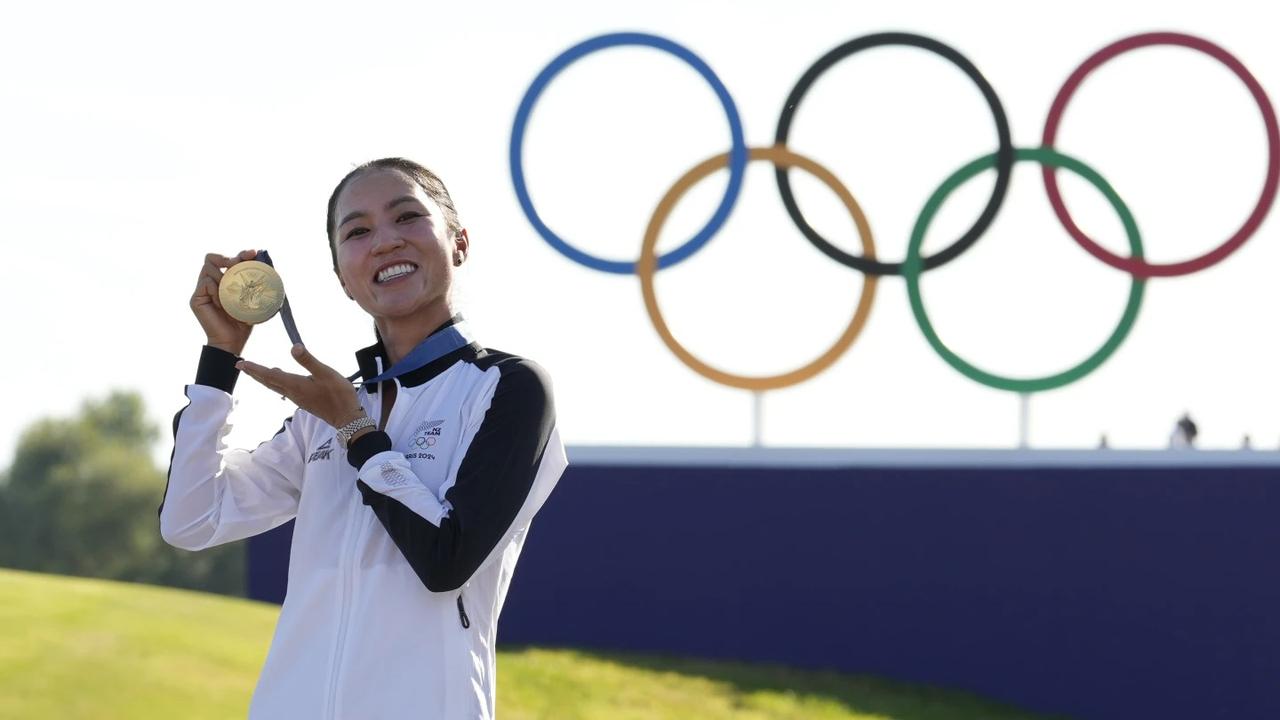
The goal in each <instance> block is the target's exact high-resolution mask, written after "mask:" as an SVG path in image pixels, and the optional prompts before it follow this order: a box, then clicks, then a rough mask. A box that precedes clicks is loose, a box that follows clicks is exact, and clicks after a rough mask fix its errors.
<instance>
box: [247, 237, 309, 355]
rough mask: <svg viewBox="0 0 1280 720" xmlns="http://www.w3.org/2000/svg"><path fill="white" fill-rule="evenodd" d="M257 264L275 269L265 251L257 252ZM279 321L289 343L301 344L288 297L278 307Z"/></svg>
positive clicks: (300, 337)
mask: <svg viewBox="0 0 1280 720" xmlns="http://www.w3.org/2000/svg"><path fill="white" fill-rule="evenodd" d="M254 260H257V261H258V262H264V263H266V264H268V265H270V266H271V267H273V268H274V267H275V266H276V265H275V263H273V262H271V256H270V255H268V254H267V251H266V250H259V251H258V255H257V257H255V258H254ZM280 320H281V322H283V323H284V331H285V332H286V333H289V342H291V343H293V344H294V345H298V344H300V343H301V342H302V336H301V335H299V334H298V326H297V324H295V323H294V322H293V311H292V310H290V309H289V296H288V295H285V296H284V304H283V305H281V306H280Z"/></svg>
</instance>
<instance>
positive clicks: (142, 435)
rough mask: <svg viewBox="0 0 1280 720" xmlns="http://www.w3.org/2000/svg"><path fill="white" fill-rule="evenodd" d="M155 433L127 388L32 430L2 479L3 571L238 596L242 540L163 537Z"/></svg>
mask: <svg viewBox="0 0 1280 720" xmlns="http://www.w3.org/2000/svg"><path fill="white" fill-rule="evenodd" d="M158 435H159V433H158V432H157V429H156V427H155V425H154V424H152V423H150V422H149V421H148V420H147V419H146V413H145V410H144V407H143V403H142V398H141V397H140V396H139V395H138V394H137V393H131V392H114V393H112V394H110V395H108V396H107V397H106V398H105V399H103V400H89V401H86V402H85V403H84V405H83V407H82V408H81V410H80V413H79V414H78V415H77V416H75V417H72V418H54V419H45V420H40V421H38V422H36V423H34V424H33V425H31V426H30V427H29V428H27V430H26V431H25V432H23V434H22V436H21V439H20V440H19V441H18V447H17V451H16V452H15V454H14V459H13V464H12V465H11V466H10V467H9V470H8V472H6V473H5V474H4V475H3V476H0V565H3V566H7V567H12V568H18V569H23V570H34V571H39V572H51V573H60V574H67V575H83V576H88V577H100V578H111V579H115V580H128V581H134V582H145V583H153V584H161V585H173V586H177V587H186V588H193V589H200V590H207V591H210V592H220V593H225V594H232V595H242V594H243V593H244V547H243V544H241V543H233V544H229V545H225V546H222V547H217V548H211V549H209V550H205V551H202V552H199V553H191V552H187V551H185V550H179V549H177V548H173V547H170V546H169V545H168V544H166V543H165V542H164V541H163V540H162V539H161V538H160V526H159V519H158V518H157V514H156V513H157V508H158V507H159V504H160V499H161V497H162V495H163V493H164V488H165V482H166V478H165V473H164V472H163V471H162V470H160V469H159V468H157V467H156V465H155V463H154V461H152V459H151V447H152V445H153V444H154V443H155V441H156V438H157V437H158Z"/></svg>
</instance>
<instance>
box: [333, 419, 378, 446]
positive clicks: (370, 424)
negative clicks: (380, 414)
mask: <svg viewBox="0 0 1280 720" xmlns="http://www.w3.org/2000/svg"><path fill="white" fill-rule="evenodd" d="M377 426H378V424H377V423H375V422H374V421H373V418H371V417H369V416H368V415H361V416H360V417H358V418H356V419H355V420H352V421H351V422H349V423H347V424H346V425H343V426H342V427H340V428H338V444H339V445H341V446H342V447H344V448H345V447H347V443H349V442H351V436H352V435H355V434H356V433H358V432H360V431H361V430H363V429H365V428H376V427H377Z"/></svg>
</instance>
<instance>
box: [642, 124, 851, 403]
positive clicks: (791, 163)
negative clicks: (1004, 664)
mask: <svg viewBox="0 0 1280 720" xmlns="http://www.w3.org/2000/svg"><path fill="white" fill-rule="evenodd" d="M749 152H750V154H749V156H748V157H749V159H750V160H768V161H769V162H772V163H773V164H774V165H775V166H777V167H781V168H786V167H798V168H800V169H802V170H804V171H806V172H808V173H809V174H810V175H813V176H814V177H816V178H818V179H819V180H821V181H822V182H823V183H825V184H826V186H827V187H829V188H831V189H832V191H834V192H835V194H836V195H837V196H838V197H839V198H840V201H841V202H843V203H844V206H845V207H846V208H848V210H849V214H850V215H851V216H852V217H853V222H854V224H855V225H856V226H857V227H858V238H859V240H860V241H861V243H862V255H863V257H865V258H867V259H868V260H875V256H876V248H875V241H874V240H873V239H872V237H871V226H870V225H868V224H867V218H866V216H864V215H863V214H862V208H860V207H858V201H856V200H854V199H853V195H852V194H851V193H850V192H849V190H848V188H846V187H845V186H844V185H843V184H841V183H840V181H839V180H837V179H836V176H835V175H833V174H831V171H829V170H827V169H826V168H824V167H822V166H821V165H819V164H818V163H816V162H814V161H813V160H810V159H809V158H807V157H804V156H803V155H798V154H796V153H794V152H792V151H790V150H788V149H787V148H786V147H785V146H782V145H774V146H773V147H763V148H751V149H750V151H749ZM728 164H729V153H725V154H723V155H716V156H715V157H713V158H711V159H709V160H705V161H703V162H702V163H700V164H698V165H697V166H695V167H694V168H693V169H692V170H690V171H689V172H687V173H685V174H684V176H683V177H681V178H680V179H679V180H677V181H676V184H675V185H673V186H671V189H670V190H668V191H667V194H666V195H664V196H663V198H662V201H661V202H659V203H658V207H657V209H655V210H654V211H653V217H652V218H650V219H649V227H648V228H647V229H646V230H645V231H644V245H643V246H642V247H641V249H640V261H639V262H638V263H636V274H637V275H639V276H640V289H641V291H642V292H643V293H644V307H645V310H646V311H648V313H649V320H651V321H652V322H653V327H654V329H655V330H657V331H658V335H659V336H661V337H662V342H664V343H666V346H667V347H668V348H669V349H670V350H671V352H672V353H674V354H675V356H676V357H678V358H680V362H683V363H684V364H685V365H687V366H688V367H689V368H690V369H691V370H693V371H694V372H696V373H698V374H699V375H702V376H703V377H705V378H707V379H709V380H713V381H715V382H718V383H721V384H723V385H729V386H731V387H738V388H743V389H746V390H774V389H777V388H784V387H787V386H789V385H795V384H796V383H800V382H804V381H805V380H808V379H809V378H811V377H813V376H814V375H817V374H818V373H820V372H822V371H823V370H826V369H827V368H829V367H831V366H832V365H833V364H834V363H835V361H836V360H838V359H840V356H841V355H843V354H844V353H845V351H847V350H848V349H849V346H851V345H853V341H854V340H856V339H857V337H858V334H859V333H860V332H862V327H863V326H864V325H866V323H867V317H868V316H869V315H870V314H871V305H872V301H873V300H874V299H875V294H876V280H877V278H876V277H875V276H874V275H866V276H864V279H863V282H862V295H861V296H860V297H859V298H858V309H857V310H856V311H855V312H854V314H853V319H852V320H851V321H850V322H849V326H848V327H847V328H845V330H844V333H843V334H842V335H841V336H840V338H839V339H838V340H836V342H835V344H834V345H832V346H831V348H830V349H828V350H827V351H826V352H825V353H823V354H822V355H820V356H819V357H818V359H816V360H814V361H812V362H810V363H809V364H808V365H805V366H804V367H801V368H798V369H796V370H792V371H790V372H786V373H782V374H780V375H768V376H765V377H749V376H746V375H734V374H732V373H727V372H725V371H723V370H718V369H716V368H714V367H711V366H710V365H708V364H706V363H704V362H702V361H701V360H699V359H698V358H696V357H694V356H693V354H692V353H690V352H689V351H688V350H685V349H684V346H683V345H681V344H680V343H679V341H677V340H676V339H675V336H673V335H672V334H671V329H670V328H668V327H667V322H666V320H664V319H663V318H662V311H661V310H659V309H658V298H657V294H656V293H655V292H654V289H653V276H654V273H655V272H656V271H657V264H658V261H657V253H656V250H657V246H658V235H659V234H660V233H661V232H662V226H663V225H664V224H665V223H666V221H667V217H668V216H670V214H671V211H672V209H674V208H675V206H676V203H677V202H679V201H680V198H682V197H684V194H685V193H686V192H688V191H689V189H690V188H692V187H693V186H694V185H696V184H697V183H698V181H699V180H702V179H703V178H705V177H706V176H708V175H710V174H711V173H713V172H715V171H716V170H719V169H720V168H722V167H727V166H728Z"/></svg>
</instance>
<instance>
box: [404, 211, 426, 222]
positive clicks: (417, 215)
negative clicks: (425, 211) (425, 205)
mask: <svg viewBox="0 0 1280 720" xmlns="http://www.w3.org/2000/svg"><path fill="white" fill-rule="evenodd" d="M420 217H422V213H416V212H407V213H404V214H403V215H401V216H400V221H401V222H403V221H404V219H405V218H420Z"/></svg>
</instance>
